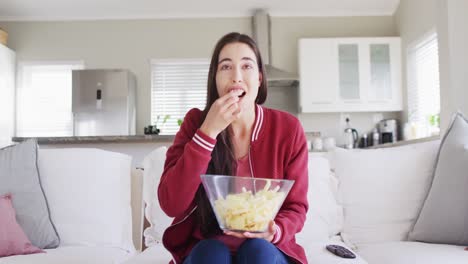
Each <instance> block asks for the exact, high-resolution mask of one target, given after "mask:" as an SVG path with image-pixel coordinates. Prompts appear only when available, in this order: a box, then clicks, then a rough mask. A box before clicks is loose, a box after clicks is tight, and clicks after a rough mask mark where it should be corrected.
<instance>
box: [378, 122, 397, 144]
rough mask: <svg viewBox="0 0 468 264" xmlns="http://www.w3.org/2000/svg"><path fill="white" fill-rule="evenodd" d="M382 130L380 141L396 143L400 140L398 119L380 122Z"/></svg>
mask: <svg viewBox="0 0 468 264" xmlns="http://www.w3.org/2000/svg"><path fill="white" fill-rule="evenodd" d="M378 128H379V132H380V142H381V143H382V144H384V143H395V142H397V140H398V120H396V119H384V120H382V121H380V122H379V124H378Z"/></svg>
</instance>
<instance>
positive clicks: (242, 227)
mask: <svg viewBox="0 0 468 264" xmlns="http://www.w3.org/2000/svg"><path fill="white" fill-rule="evenodd" d="M200 177H201V181H202V183H203V187H204V188H205V191H206V194H207V196H208V200H209V201H210V204H211V207H212V208H213V211H214V213H215V215H216V219H217V220H218V224H219V227H220V228H221V229H222V230H229V231H235V232H246V231H247V232H253V233H258V232H265V231H267V230H268V223H269V222H270V221H271V220H273V219H275V217H276V214H277V213H278V211H279V209H280V208H281V206H282V205H283V202H284V199H285V198H286V196H287V195H288V193H289V191H290V190H291V188H292V186H293V184H294V181H293V180H278V179H266V178H252V177H239V176H226V175H201V176H200Z"/></svg>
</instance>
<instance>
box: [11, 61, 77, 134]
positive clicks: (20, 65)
mask: <svg viewBox="0 0 468 264" xmlns="http://www.w3.org/2000/svg"><path fill="white" fill-rule="evenodd" d="M61 65H69V66H71V67H70V68H72V70H74V69H86V64H85V61H84V60H24V61H18V62H17V66H16V74H17V76H16V89H15V94H14V100H15V106H14V128H13V129H14V130H13V131H14V135H15V137H18V136H20V137H35V136H34V135H19V134H18V123H19V120H18V118H19V116H18V115H19V108H20V107H21V102H20V100H21V98H19V93H20V90H21V89H23V85H24V83H23V81H24V78H25V76H24V74H25V73H24V68H25V67H28V66H61ZM70 89H72V84H70ZM70 93H72V91H70ZM71 103H72V102H71V101H70V106H71ZM71 125H72V131H71V133H72V135H73V119H72V124H71Z"/></svg>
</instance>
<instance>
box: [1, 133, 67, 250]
mask: <svg viewBox="0 0 468 264" xmlns="http://www.w3.org/2000/svg"><path fill="white" fill-rule="evenodd" d="M37 156H38V155H37V143H36V141H35V140H27V141H25V142H23V143H21V144H18V145H13V146H10V147H6V148H3V149H1V150H0V195H2V194H7V193H11V194H12V196H13V207H14V208H15V210H16V219H17V221H18V224H19V225H20V226H21V227H22V228H23V230H24V233H25V234H26V236H27V237H28V238H29V240H31V243H32V244H33V245H35V246H37V247H39V248H54V247H57V246H58V245H59V237H58V235H57V233H56V231H55V228H54V226H53V224H52V222H51V219H50V215H49V209H48V205H47V200H46V197H45V196H44V193H43V191H42V187H41V180H40V178H39V173H38V169H37Z"/></svg>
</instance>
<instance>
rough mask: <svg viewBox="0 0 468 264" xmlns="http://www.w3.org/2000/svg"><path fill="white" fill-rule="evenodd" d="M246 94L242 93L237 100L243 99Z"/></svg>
mask: <svg viewBox="0 0 468 264" xmlns="http://www.w3.org/2000/svg"><path fill="white" fill-rule="evenodd" d="M246 94H247V93H246V92H242V93H241V94H240V95H239V98H242V97H244V96H245V95H246Z"/></svg>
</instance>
